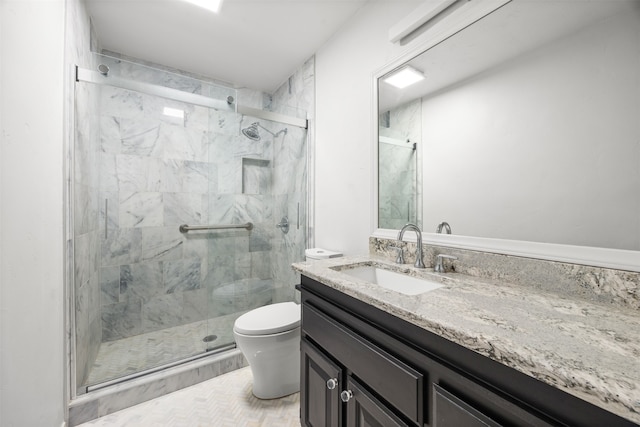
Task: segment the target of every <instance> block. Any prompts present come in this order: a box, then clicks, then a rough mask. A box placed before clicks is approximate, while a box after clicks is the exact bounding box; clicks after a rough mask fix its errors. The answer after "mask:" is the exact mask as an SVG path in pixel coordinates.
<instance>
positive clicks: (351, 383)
mask: <svg viewBox="0 0 640 427" xmlns="http://www.w3.org/2000/svg"><path fill="white" fill-rule="evenodd" d="M342 393H343V394H344V393H346V396H344V399H343V400H346V401H347V402H346V406H347V424H346V426H347V427H408V426H409V425H410V424H407V423H405V422H404V421H402V420H401V419H400V418H398V417H397V416H396V415H394V414H393V413H392V412H391V411H390V410H389V409H387V408H386V407H385V406H384V404H382V403H381V402H380V401H379V400H378V399H376V398H375V397H374V396H373V395H371V394H370V393H369V392H367V390H366V389H365V388H364V387H362V386H361V385H360V384H358V382H357V381H356V380H354V379H353V378H351V377H349V378H348V379H347V384H346V387H345V390H343V391H342Z"/></svg>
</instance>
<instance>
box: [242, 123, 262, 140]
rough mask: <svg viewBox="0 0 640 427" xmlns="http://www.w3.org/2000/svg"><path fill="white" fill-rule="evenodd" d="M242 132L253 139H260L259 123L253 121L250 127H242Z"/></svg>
mask: <svg viewBox="0 0 640 427" xmlns="http://www.w3.org/2000/svg"><path fill="white" fill-rule="evenodd" d="M242 134H243V135H244V136H246V137H247V138H249V139H250V140H252V141H260V132H259V131H258V123H257V122H256V123H253V124H252V125H251V126H249V127H248V128H244V129H242Z"/></svg>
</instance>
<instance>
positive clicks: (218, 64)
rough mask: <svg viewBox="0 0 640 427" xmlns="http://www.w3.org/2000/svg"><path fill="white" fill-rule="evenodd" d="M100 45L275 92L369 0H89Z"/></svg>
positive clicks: (114, 50)
mask: <svg viewBox="0 0 640 427" xmlns="http://www.w3.org/2000/svg"><path fill="white" fill-rule="evenodd" d="M85 1H86V4H87V10H88V13H89V16H90V17H91V20H92V22H93V25H94V28H95V32H96V34H97V38H98V40H99V43H100V47H101V48H102V49H106V50H109V51H112V52H117V53H120V54H123V55H127V56H131V57H135V58H139V59H142V60H145V61H150V62H154V63H157V64H161V65H165V66H169V67H173V68H177V69H180V70H184V71H188V72H191V73H196V74H199V75H202V76H206V77H210V78H213V79H217V80H222V81H224V82H227V83H231V84H233V85H235V87H237V88H240V87H247V88H251V89H258V90H262V91H266V92H268V93H272V92H273V91H275V90H276V89H277V88H278V87H279V86H280V85H281V84H282V83H283V82H284V81H286V79H287V78H288V77H289V76H291V75H292V74H293V73H294V72H295V71H296V70H297V69H298V68H299V67H300V66H301V65H302V64H303V63H304V62H305V61H306V60H307V59H309V58H310V57H311V56H312V55H313V54H314V53H315V52H316V51H317V50H318V49H319V48H320V47H321V46H322V45H323V44H324V43H325V42H326V41H327V40H328V39H330V38H331V36H332V35H333V34H334V33H335V32H336V31H337V30H338V29H339V28H340V27H341V26H343V25H344V24H345V22H347V21H348V20H349V18H350V17H352V16H353V15H354V14H355V13H356V12H357V11H358V9H359V8H360V7H362V6H363V5H364V4H365V3H366V1H367V0H224V1H223V3H222V9H221V11H220V13H218V14H214V13H212V12H209V11H207V10H205V9H202V8H200V7H198V6H194V5H192V4H190V3H186V2H183V1H181V0H85Z"/></svg>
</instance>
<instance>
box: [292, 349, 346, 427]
mask: <svg viewBox="0 0 640 427" xmlns="http://www.w3.org/2000/svg"><path fill="white" fill-rule="evenodd" d="M300 357H301V360H300V370H301V372H300V377H301V380H302V381H301V383H302V384H301V386H302V387H301V389H300V421H301V423H302V425H303V426H307V427H340V421H341V418H342V407H341V401H340V391H341V388H342V387H341V386H342V384H341V382H342V378H343V376H342V375H343V374H342V369H340V367H339V366H338V365H336V364H335V363H333V361H332V360H331V359H329V358H328V357H327V356H325V355H324V354H323V353H321V352H320V351H319V350H318V349H316V348H315V347H314V346H313V344H311V343H309V342H308V341H306V340H304V339H303V340H302V342H301V343H300ZM330 380H331V381H335V384H333V383H331V384H329V385H327V382H328V381H330ZM331 386H333V388H332V389H331V388H330V387H331Z"/></svg>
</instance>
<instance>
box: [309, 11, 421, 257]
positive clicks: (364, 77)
mask: <svg viewBox="0 0 640 427" xmlns="http://www.w3.org/2000/svg"><path fill="white" fill-rule="evenodd" d="M419 4H420V2H419V1H371V2H369V3H368V4H367V5H365V6H364V7H363V8H362V9H361V10H360V11H359V12H358V13H357V14H356V15H355V16H354V17H353V19H351V20H350V21H349V22H348V24H347V26H346V27H345V28H344V29H343V30H342V31H340V32H339V33H338V34H336V35H335V36H334V37H333V38H332V39H331V40H330V41H329V42H328V43H327V44H325V45H324V46H323V47H322V48H321V49H320V50H319V51H318V52H317V53H316V126H317V127H316V153H315V242H316V245H317V246H318V247H323V248H326V249H334V250H340V251H342V252H344V253H345V254H349V255H355V254H364V253H367V252H368V248H369V246H368V238H369V235H370V234H371V232H372V230H373V228H374V227H373V223H372V212H371V210H372V197H373V191H372V186H371V180H372V166H373V163H374V161H373V159H372V150H373V127H374V123H373V96H372V91H373V73H374V72H375V71H377V70H378V69H380V68H381V67H382V66H384V65H385V64H387V63H388V62H389V61H391V60H392V59H394V58H395V57H396V56H398V55H400V53H402V52H403V51H405V50H406V49H408V48H412V45H407V46H404V47H400V46H399V45H393V44H391V43H390V42H389V41H388V31H389V28H390V27H391V26H393V25H394V24H396V23H397V22H398V21H400V20H401V19H402V18H404V17H405V16H406V15H407V14H409V13H410V12H411V11H413V10H414V9H415V8H416V7H417V6H418V5H419Z"/></svg>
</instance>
